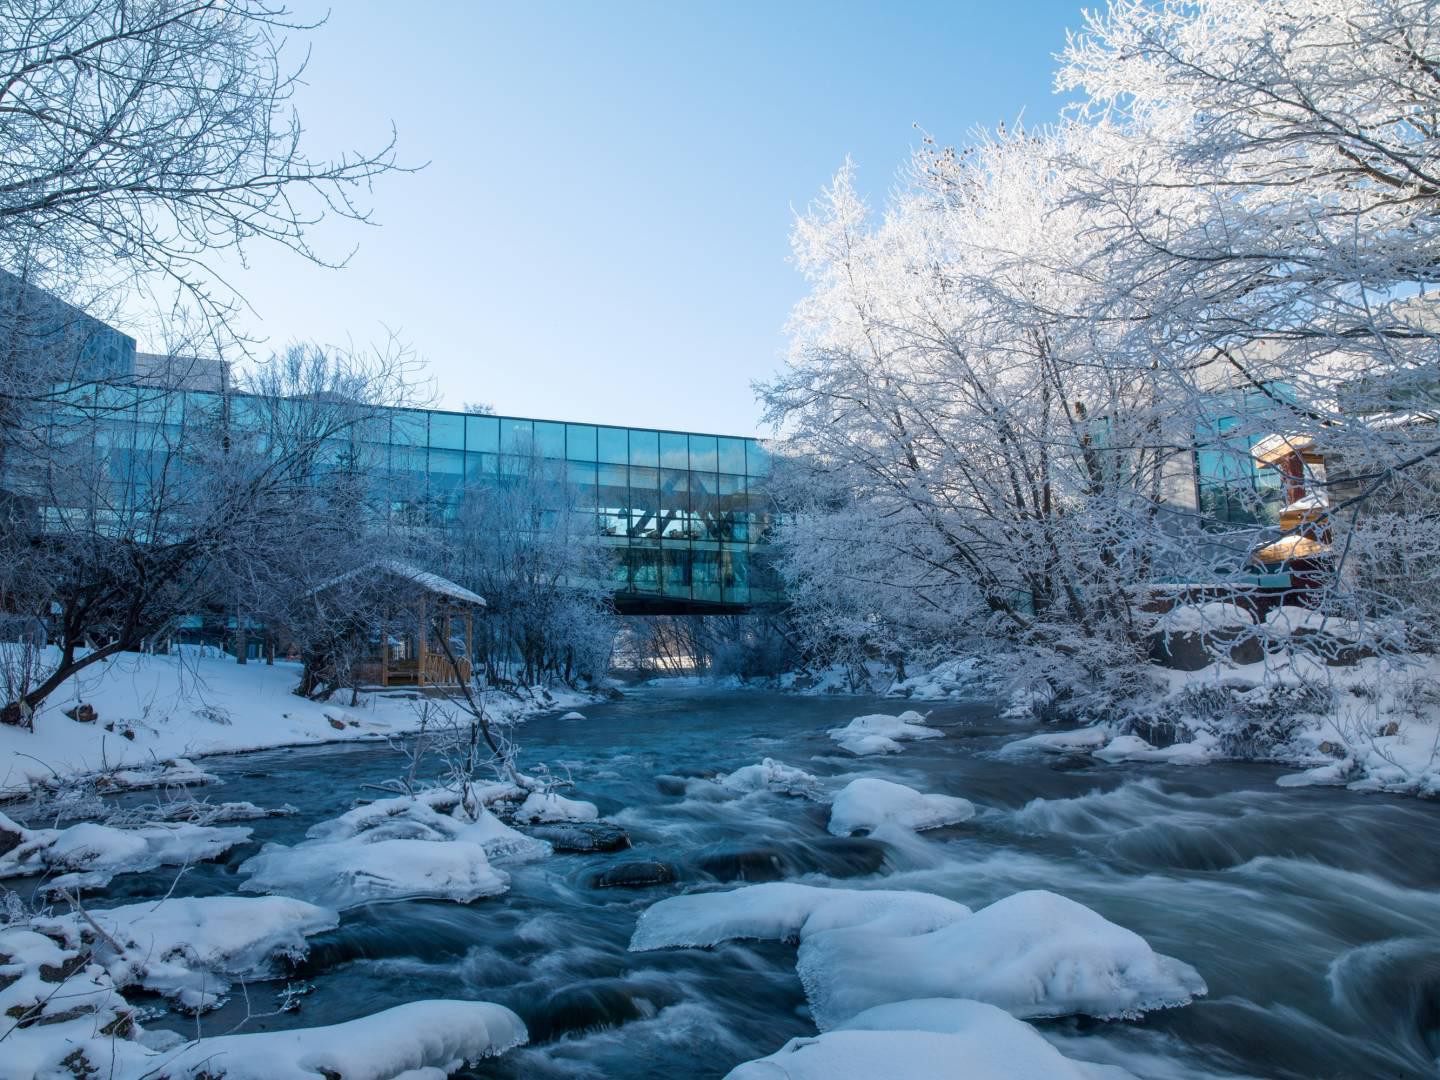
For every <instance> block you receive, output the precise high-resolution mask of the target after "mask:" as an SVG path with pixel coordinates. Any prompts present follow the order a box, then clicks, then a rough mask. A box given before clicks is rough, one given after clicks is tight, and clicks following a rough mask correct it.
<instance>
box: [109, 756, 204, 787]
mask: <svg viewBox="0 0 1440 1080" xmlns="http://www.w3.org/2000/svg"><path fill="white" fill-rule="evenodd" d="M90 779H91V780H92V781H93V783H94V785H95V788H96V790H97V791H143V790H145V789H146V788H159V787H188V786H189V785H191V784H218V783H220V778H219V777H218V776H216V775H215V774H214V773H208V772H206V771H205V770H204V769H202V768H200V766H198V765H196V764H195V763H194V762H193V761H190V760H189V759H188V758H173V759H172V760H170V761H163V762H161V763H160V764H158V765H154V766H151V767H149V768H142V769H116V770H114V771H113V772H102V773H96V774H95V775H94V776H93V777H92V778H90Z"/></svg>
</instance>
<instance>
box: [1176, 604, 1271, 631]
mask: <svg viewBox="0 0 1440 1080" xmlns="http://www.w3.org/2000/svg"><path fill="white" fill-rule="evenodd" d="M1254 625H1255V619H1254V617H1253V616H1252V615H1251V614H1250V612H1248V611H1246V610H1245V609H1244V608H1242V607H1241V606H1240V605H1239V604H1231V603H1227V602H1224V601H1220V600H1212V601H1210V602H1208V603H1204V604H1177V605H1176V606H1175V607H1173V608H1171V609H1170V610H1169V611H1167V612H1165V613H1164V614H1163V615H1161V616H1160V617H1159V618H1158V619H1156V620H1155V631H1156V632H1157V633H1160V634H1198V633H1203V632H1204V631H1206V630H1231V629H1235V628H1238V627H1251V626H1254Z"/></svg>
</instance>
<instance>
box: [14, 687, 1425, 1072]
mask: <svg viewBox="0 0 1440 1080" xmlns="http://www.w3.org/2000/svg"><path fill="white" fill-rule="evenodd" d="M906 707H908V706H907V705H906V704H903V703H900V702H895V701H886V702H879V701H873V700H865V699H854V698H845V699H814V698H799V697H787V696H781V695H776V694H770V693H763V692H758V691H744V690H703V689H701V690H696V689H688V690H663V689H644V690H640V691H636V692H633V693H632V694H631V695H630V696H628V697H627V698H626V699H625V700H624V701H621V702H616V703H614V704H608V705H597V706H591V707H589V708H587V709H586V710H585V712H586V715H587V717H588V719H586V720H561V719H559V718H558V717H556V718H545V719H539V720H531V721H529V722H528V723H526V724H524V725H523V726H522V727H520V728H518V729H517V731H516V735H517V739H518V741H519V743H520V744H521V746H522V747H523V757H522V760H521V766H522V768H526V767H531V768H533V767H534V766H535V765H537V764H539V763H544V764H546V765H547V766H548V767H549V768H550V770H551V771H552V772H558V773H561V774H562V775H563V774H564V773H565V772H566V771H568V772H569V774H570V775H571V776H572V777H573V779H574V782H575V783H574V789H573V791H570V792H568V794H570V795H572V796H573V797H576V798H583V799H587V800H589V801H591V802H594V803H596V804H597V805H598V806H599V808H600V811H601V814H602V816H604V817H606V818H608V819H610V820H612V821H615V822H617V823H618V824H620V825H621V826H623V827H624V829H625V830H627V832H628V833H629V835H630V838H631V840H632V842H633V844H634V846H633V848H632V849H630V850H627V851H620V852H614V853H608V854H557V855H555V856H553V857H551V858H548V859H544V860H541V861H538V862H529V863H521V864H509V865H507V864H504V863H501V864H500V865H502V866H503V867H504V869H506V870H507V871H508V872H509V873H510V874H511V876H512V886H511V890H510V891H509V892H508V893H507V894H505V895H503V896H500V897H496V898H493V899H488V900H480V901H477V902H475V903H473V904H469V905H458V904H453V903H441V902H424V901H412V902H405V903H396V904H385V905H374V906H371V907H367V908H361V909H357V910H353V911H349V912H346V913H345V915H344V916H343V918H342V922H341V925H340V927H339V928H338V929H337V930H334V931H332V932H329V933H326V934H323V935H320V936H318V937H316V938H314V939H312V943H311V950H310V954H309V956H308V958H307V959H306V960H305V961H304V963H303V964H302V965H301V967H300V969H299V970H298V971H297V972H296V973H295V975H294V977H293V979H292V985H293V986H295V987H297V988H300V989H304V990H305V991H306V992H305V993H304V994H303V995H302V996H301V997H299V998H298V1001H299V1002H300V1008H299V1009H297V1010H294V1011H290V1012H283V1013H281V1012H275V1011H274V1010H275V1007H276V991H277V990H278V989H279V987H280V984H255V985H252V986H250V987H249V988H248V993H246V994H241V993H238V992H237V993H235V994H233V995H232V997H231V999H230V1001H229V1002H228V1003H227V1004H226V1005H225V1006H223V1007H222V1008H220V1009H218V1010H216V1011H214V1012H211V1013H207V1014H205V1015H204V1016H202V1017H200V1018H199V1020H198V1025H199V1027H200V1029H201V1030H203V1031H205V1032H212V1033H217V1034H218V1033H222V1032H227V1031H230V1030H232V1029H234V1028H236V1026H237V1025H241V1024H242V1023H243V1027H242V1030H247V1031H253V1030H271V1029H276V1028H283V1027H292V1026H301V1025H304V1026H309V1025H316V1024H329V1023H336V1022H339V1021H343V1020H349V1019H352V1018H354V1017H357V1016H361V1015H364V1014H366V1013H370V1012H374V1011H377V1010H380V1009H384V1008H388V1007H390V1006H392V1005H397V1004H400V1003H403V1002H407V1001H413V1000H416V999H420V998H428V997H460V998H477V999H484V1000H490V1001H496V1002H500V1003H502V1004H504V1005H508V1006H510V1007H511V1008H513V1009H515V1010H516V1011H517V1012H518V1013H519V1014H520V1015H521V1016H522V1017H523V1018H524V1019H525V1021H526V1023H527V1025H528V1026H529V1028H530V1031H531V1036H532V1043H531V1045H530V1046H528V1047H526V1048H524V1049H522V1050H518V1051H514V1052H511V1053H510V1054H509V1055H507V1056H506V1057H504V1058H502V1059H500V1060H498V1061H494V1062H489V1063H486V1064H484V1065H483V1066H481V1067H479V1068H478V1069H476V1070H474V1071H473V1072H472V1073H470V1074H466V1075H473V1076H484V1077H497V1078H500V1077H503V1078H520V1077H525V1078H533V1080H543V1078H549V1077H557V1078H558V1077H613V1078H678V1077H687V1078H688V1077H719V1076H723V1075H724V1074H725V1073H726V1072H727V1071H728V1070H729V1069H730V1068H732V1067H733V1066H734V1065H735V1064H737V1063H739V1062H741V1061H744V1060H747V1059H750V1058H754V1057H759V1056H762V1055H765V1054H768V1053H770V1052H772V1051H774V1050H776V1049H778V1048H779V1047H780V1045H781V1044H782V1043H784V1042H785V1041H786V1040H787V1039H789V1038H791V1037H793V1036H796V1035H807V1034H813V1033H814V1027H813V1025H812V1024H811V1022H810V1020H809V1018H808V1014H807V1011H806V1006H805V999H804V996H803V994H802V992H801V988H800V985H799V982H798V979H797V977H796V975H795V957H794V949H793V947H791V946H787V945H781V944H776V943H737V944H729V945H725V946H723V947H720V948H717V949H714V950H709V951H702V950H687V951H683V952H674V953H643V954H637V953H630V952H627V951H626V945H627V943H628V941H629V938H630V934H631V932H632V930H633V929H634V926H635V920H636V917H637V916H638V914H639V913H640V911H642V910H643V909H644V908H645V907H646V906H647V905H648V904H650V903H651V902H653V901H655V900H658V899H660V898H661V897H664V896H669V895H673V894H674V893H675V892H677V891H680V890H683V889H685V888H690V887H694V886H696V885H700V884H704V885H708V886H710V887H715V886H716V884H717V883H718V882H721V881H741V880H743V881H759V880H778V879H782V878H783V879H790V880H804V881H808V882H812V883H818V884H825V883H828V882H835V883H844V884H848V885H856V884H862V885H863V884H867V883H870V884H877V885H878V884H881V883H883V885H884V886H885V887H887V888H908V889H922V890H927V891H931V892H936V893H941V894H943V895H945V896H948V897H951V898H953V899H955V900H959V901H961V902H963V903H965V904H968V905H970V906H972V907H975V908H979V907H982V906H983V905H985V904H988V903H990V902H992V901H994V900H996V899H999V898H1001V897H1004V896H1006V895H1008V894H1010V893H1012V892H1015V891H1018V890H1021V889H1030V888H1045V889H1051V890H1053V891H1055V892H1059V893H1062V894H1064V895H1066V896H1069V897H1071V898H1072V899H1075V900H1078V901H1080V902H1081V903H1083V904H1086V905H1088V906H1090V907H1092V908H1094V909H1095V910H1096V911H1098V912H1100V913H1101V914H1102V915H1104V916H1105V917H1107V918H1109V919H1111V920H1113V921H1115V922H1117V923H1120V924H1121V925H1123V926H1126V927H1129V928H1130V929H1132V930H1135V931H1137V932H1138V933H1140V934H1141V935H1143V936H1144V937H1145V938H1146V939H1147V940H1148V941H1149V942H1150V943H1151V944H1152V945H1153V946H1154V947H1155V948H1156V949H1157V950H1158V951H1160V952H1162V953H1166V954H1169V955H1171V956H1175V957H1178V958H1180V959H1182V960H1185V961H1187V962H1188V963H1190V964H1193V965H1194V966H1195V967H1196V968H1198V969H1199V970H1200V973H1201V974H1202V975H1203V976H1204V977H1205V979H1206V981H1207V982H1208V984H1209V987H1210V994H1209V996H1208V997H1207V998H1204V999H1202V1000H1201V1001H1199V1002H1197V1003H1196V1004H1193V1005H1191V1006H1189V1007H1187V1008H1183V1009H1175V1010H1170V1011H1166V1012H1161V1013H1158V1014H1151V1015H1149V1016H1147V1017H1146V1018H1145V1019H1144V1020H1142V1021H1139V1022H1133V1023H1099V1022H1094V1021H1075V1020H1069V1021H1045V1022H1041V1023H1040V1024H1039V1025H1038V1026H1039V1028H1040V1030H1041V1031H1042V1032H1043V1033H1044V1034H1045V1035H1046V1036H1047V1037H1048V1038H1050V1039H1051V1040H1052V1041H1054V1042H1056V1044H1057V1045H1059V1046H1060V1048H1061V1049H1062V1050H1063V1051H1064V1052H1065V1053H1066V1054H1069V1055H1071V1056H1073V1057H1077V1058H1082V1059H1087V1060H1092V1061H1101V1062H1109V1063H1113V1064H1119V1065H1123V1066H1125V1067H1127V1068H1129V1069H1131V1070H1132V1071H1133V1072H1134V1073H1136V1075H1138V1076H1142V1077H1154V1078H1177V1080H1178V1078H1196V1077H1202V1078H1203V1077H1230V1076H1260V1077H1285V1078H1296V1080H1301V1078H1303V1080H1313V1078H1319V1077H1336V1078H1341V1077H1344V1078H1352V1077H1355V1078H1358V1077H1387V1078H1408V1077H1417V1078H1418V1077H1426V1076H1433V1075H1435V1074H1436V1062H1437V1056H1440V891H1437V886H1440V806H1437V805H1435V804H1434V803H1423V802H1418V801H1415V800H1410V799H1400V798H1391V797H1387V796H1361V795H1356V794H1352V793H1348V792H1345V791H1343V790H1332V789H1316V788H1299V789H1282V788H1279V787H1276V786H1275V785H1274V779H1275V777H1276V776H1277V775H1278V774H1279V773H1280V771H1281V770H1279V769H1277V768H1273V767H1270V766H1264V765H1238V764H1217V765H1210V766H1205V767H1200V768H1183V767H1174V766H1162V765H1105V764H1101V763H1099V762H1095V761H1092V760H1091V759H1070V758H1061V757H1055V756H1048V755H1047V756H1039V755H1037V756H1035V757H1018V756H1006V757H1000V756H997V755H996V754H995V750H996V749H997V748H998V747H999V746H1000V745H1002V744H1003V743H1004V742H1006V741H1008V740H1009V739H1012V738H1014V737H1016V736H1019V735H1023V734H1026V733H1028V729H1027V725H1023V724H1015V723H1011V722H1008V721H1003V720H1000V719H998V718H997V717H996V715H995V710H994V709H993V708H991V707H989V706H988V705H986V704H983V703H975V704H973V705H968V706H967V705H941V706H939V707H938V708H936V710H935V711H934V713H933V714H932V715H931V717H930V723H932V724H934V725H936V726H938V727H940V728H942V729H943V730H944V732H945V737H944V738H941V739H931V740H926V741H922V742H910V743H906V744H905V750H904V752H903V753H901V754H898V755H890V756H881V757H871V758H854V757H851V756H850V755H848V754H846V753H845V752H844V751H841V750H838V749H837V748H836V746H835V744H834V742H832V741H831V740H830V739H829V738H828V737H827V736H826V734H825V732H826V729H828V728H831V727H835V726H839V725H843V724H844V723H845V722H846V721H848V720H849V719H850V718H851V717H854V716H858V715H861V714H863V713H867V712H878V711H885V712H892V713H894V712H899V711H901V710H902V709H904V708H906ZM766 757H771V758H775V759H778V760H780V761H784V762H786V763H787V764H789V765H793V766H798V767H799V768H802V769H804V770H806V771H807V772H811V773H814V774H815V775H817V776H818V777H820V778H821V780H822V781H824V782H825V783H826V785H827V787H828V788H829V789H830V790H831V791H833V790H835V789H837V788H838V787H840V786H841V785H842V784H843V782H845V781H848V780H850V779H854V778H857V777H860V776H876V777H882V778H885V779H889V780H893V781H897V782H899V783H903V784H907V785H910V786H912V787H914V788H917V789H919V790H921V791H926V792H936V793H944V794H950V795H958V796H963V797H964V798H966V799H969V800H971V801H972V802H973V803H974V804H975V807H976V810H977V813H976V815H975V817H974V818H973V819H971V820H969V821H967V822H965V823H963V824H961V825H957V826H953V827H949V828H944V829H940V830H936V831H933V832H927V833H924V834H921V835H919V836H889V835H887V836H886V837H885V838H884V839H871V840H846V839H843V838H836V837H832V836H829V835H828V834H827V833H826V828H825V826H826V821H827V816H828V815H827V810H828V808H827V807H826V806H825V805H823V804H821V803H817V802H814V801H810V800H807V799H804V798H785V797H783V796H780V795H777V794H772V793H768V792H761V793H754V794H746V795H740V796H738V797H737V796H736V794H735V793H734V792H727V791H724V790H722V789H721V788H719V787H718V785H715V784H712V783H710V782H708V781H707V780H706V777H707V776H709V775H713V774H714V773H715V772H716V771H730V770H733V769H735V768H738V767H740V766H744V765H750V764H754V763H756V762H758V761H760V760H762V759H763V758H766ZM204 764H205V767H206V768H207V769H209V770H210V771H212V772H215V773H217V774H219V775H220V776H221V777H222V778H223V779H224V781H225V786H224V787H223V788H221V789H218V790H216V791H214V792H213V793H211V795H212V797H213V798H215V799H216V800H217V801H219V800H221V799H223V800H247V799H248V800H251V801H253V802H256V803H258V804H260V805H262V806H275V805H278V804H280V803H289V804H291V805H293V806H295V807H296V808H297V809H298V810H299V813H298V814H297V815H295V816H293V817H285V818H273V819H266V820H260V821H255V822H249V823H247V824H248V825H250V826H251V827H253V828H254V829H255V832H256V837H255V839H256V842H257V843H258V842H261V841H266V840H277V841H280V842H282V843H294V842H295V841H297V840H299V839H300V838H301V837H302V836H303V834H304V832H305V830H306V829H307V828H308V827H309V826H310V825H312V824H314V823H315V822H317V821H320V820H323V819H325V818H330V817H334V816H336V815H338V814H340V813H342V812H343V811H345V810H346V809H348V808H349V807H350V806H351V805H352V804H353V802H354V800H355V799H356V798H357V797H365V796H366V795H367V793H366V792H365V790H364V789H363V785H365V784H367V783H376V782H378V781H380V780H383V779H385V778H387V777H391V776H395V775H397V774H398V773H399V772H400V771H401V770H402V768H403V763H402V762H401V761H400V759H399V757H398V756H397V755H396V754H395V753H394V751H392V750H391V749H389V748H388V747H386V746H383V745H373V744H372V745H348V746H333V747H317V748H305V749H295V750H276V751H266V752H261V753H252V754H246V755H241V756H235V757H229V758H211V759H208V760H207V761H206V762H205V763H204ZM841 778H844V780H842V779H841ZM200 793H204V792H200ZM369 794H371V795H373V792H372V793H369ZM150 797H153V795H151V796H150ZM125 798H128V799H130V800H135V799H137V798H139V796H135V795H131V796H126V797H125ZM255 850H256V844H255V843H252V844H250V845H248V846H246V847H245V848H243V849H240V850H238V851H236V852H234V853H232V854H231V855H230V856H229V857H228V858H227V859H226V860H224V861H223V862H221V863H217V864H208V865H204V866H196V867H192V868H190V869H189V870H188V871H187V872H186V873H185V874H184V875H183V876H182V878H181V879H180V881H179V882H178V884H176V885H175V894H176V895H214V894H228V893H233V892H235V891H236V889H237V887H238V886H239V884H240V882H241V880H243V879H242V878H241V876H240V875H239V874H238V873H237V871H236V867H238V865H239V864H240V863H241V862H243V861H244V859H245V858H247V857H248V856H249V855H251V854H253V853H254V852H255ZM638 861H646V862H658V863H664V864H667V865H668V866H669V867H671V868H673V869H674V871H675V873H676V875H677V876H678V879H679V880H678V881H677V882H676V883H675V884H663V885H656V886H651V887H644V888H604V889H601V888H596V887H595V884H594V881H595V878H596V877H597V876H598V875H599V874H600V873H601V872H603V871H604V870H605V869H606V868H608V867H613V866H615V865H617V864H620V863H628V862H638ZM172 880H173V871H172V872H168V873H167V872H164V871H158V872H155V873H151V874H133V875H126V876H122V877H119V878H117V879H116V880H115V881H114V883H113V884H112V885H111V886H110V888H109V889H108V890H107V891H106V892H105V893H104V894H103V895H100V896H97V897H95V898H93V899H92V901H91V905H92V906H94V907H103V906H110V905H112V904H114V903H121V902H132V901H134V900H136V899H140V898H144V897H151V896H158V895H161V894H163V893H164V892H166V891H167V890H169V889H170V888H171V885H172ZM8 884H11V885H18V884H19V883H15V882H11V883H8ZM137 1000H138V999H137ZM143 1003H144V1004H146V1005H148V1006H152V1007H153V1008H154V1010H155V1011H154V1013H153V1014H152V1015H151V1016H150V1017H149V1018H148V1019H147V1020H146V1023H147V1025H148V1026H151V1027H171V1028H174V1029H175V1030H177V1031H181V1032H184V1033H185V1034H187V1035H193V1034H194V1032H195V1031H196V1027H197V1020H196V1019H195V1018H191V1017H186V1016H182V1015H178V1014H170V1013H166V1012H164V1010H163V1007H162V1006H161V1003H159V1002H158V1001H148V1000H145V1001H144V1002H143ZM247 1017H248V1019H247Z"/></svg>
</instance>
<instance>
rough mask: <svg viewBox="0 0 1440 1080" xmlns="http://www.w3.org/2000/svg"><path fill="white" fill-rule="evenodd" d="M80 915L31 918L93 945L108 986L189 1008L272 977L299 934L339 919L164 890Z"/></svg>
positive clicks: (296, 954)
mask: <svg viewBox="0 0 1440 1080" xmlns="http://www.w3.org/2000/svg"><path fill="white" fill-rule="evenodd" d="M87 914H88V915H89V918H88V919H86V918H84V917H82V916H81V915H79V914H72V915H65V916H61V917H58V918H48V919H38V920H36V922H35V924H34V925H35V926H36V928H37V929H39V930H41V931H43V932H44V933H46V934H50V935H53V936H55V937H57V938H59V939H61V940H63V941H64V942H65V943H66V944H67V945H68V946H70V947H71V948H77V949H78V948H82V947H84V948H89V949H91V950H93V951H94V953H95V955H96V956H97V957H102V958H103V962H104V964H105V969H106V972H107V973H108V974H109V976H110V978H111V980H112V981H113V982H114V984H115V985H116V986H118V987H121V988H123V987H126V986H131V985H139V986H143V987H144V988H145V989H146V990H150V991H153V992H155V993H157V994H163V995H165V996H167V997H171V998H174V999H175V1000H176V1001H178V1002H179V1003H180V1004H181V1005H183V1006H184V1007H186V1008H188V1009H192V1010H197V1011H198V1010H201V1009H206V1008H211V1007H213V1006H215V1005H218V1004H219V1003H220V1001H221V1000H222V999H223V998H224V996H225V995H226V993H227V992H228V991H229V989H230V984H231V981H232V980H238V979H245V980H252V979H266V978H272V977H274V975H275V974H276V973H277V966H276V964H277V961H279V960H281V959H290V960H298V959H300V958H301V957H303V956H304V955H305V952H306V950H307V946H306V943H305V938H306V937H307V936H309V935H311V934H318V933H321V932H322V931H325V930H332V929H334V928H335V927H336V926H338V925H339V923H340V919H339V916H337V915H336V914H335V912H333V911H330V910H327V909H326V908H322V907H316V906H315V905H313V904H307V903H305V902H304V901H302V900H292V899H290V898H289V897H283V896H275V897H238V896H206V897H192V898H174V897H172V898H169V899H165V900H161V901H159V902H156V901H147V902H145V903H141V904H130V905H128V906H125V907H117V908H108V909H105V910H101V911H95V910H87ZM92 920H93V923H92ZM96 926H98V927H99V928H100V930H101V931H103V933H104V937H101V935H100V934H98V933H97V932H96V930H95V927H96ZM117 947H118V949H119V952H118V953H117V952H116V951H115V950H116V948H117Z"/></svg>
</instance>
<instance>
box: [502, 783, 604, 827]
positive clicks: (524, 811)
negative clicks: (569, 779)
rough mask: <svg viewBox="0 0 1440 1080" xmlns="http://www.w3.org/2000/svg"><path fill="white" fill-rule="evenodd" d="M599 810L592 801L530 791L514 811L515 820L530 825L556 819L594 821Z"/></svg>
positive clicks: (598, 814)
mask: <svg viewBox="0 0 1440 1080" xmlns="http://www.w3.org/2000/svg"><path fill="white" fill-rule="evenodd" d="M599 817H600V811H599V810H598V809H597V808H596V806H595V804H594V803H589V802H583V801H581V800H579V799H567V798H565V797H564V796H563V795H556V794H555V793H554V792H553V791H532V792H531V793H530V794H529V795H527V796H526V797H525V801H524V802H523V803H521V804H520V807H519V809H517V810H516V811H515V820H516V821H520V822H525V823H527V824H532V825H540V824H549V823H552V822H557V821H595V820H597V819H598V818H599Z"/></svg>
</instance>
